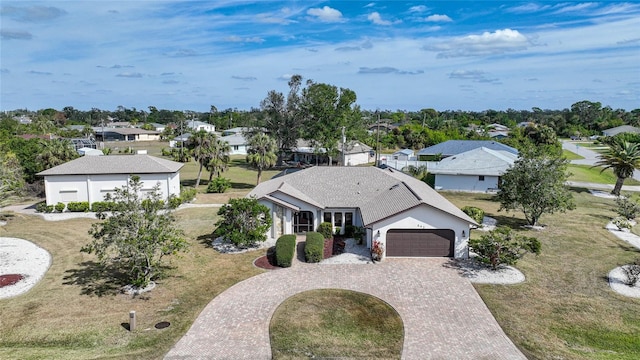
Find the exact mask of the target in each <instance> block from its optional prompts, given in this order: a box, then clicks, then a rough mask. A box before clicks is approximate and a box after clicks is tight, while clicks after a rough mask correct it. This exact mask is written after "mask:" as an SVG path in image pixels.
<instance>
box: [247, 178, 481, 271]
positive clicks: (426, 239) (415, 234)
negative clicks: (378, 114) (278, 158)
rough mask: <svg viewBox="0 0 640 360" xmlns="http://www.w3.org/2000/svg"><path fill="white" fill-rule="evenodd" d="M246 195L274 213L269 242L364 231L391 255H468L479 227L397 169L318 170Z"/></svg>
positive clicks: (369, 241) (368, 239)
mask: <svg viewBox="0 0 640 360" xmlns="http://www.w3.org/2000/svg"><path fill="white" fill-rule="evenodd" d="M247 197H255V198H256V199H258V201H259V202H260V203H261V204H263V205H265V206H267V207H268V208H269V209H270V213H271V217H272V219H273V222H272V224H273V225H272V226H271V228H270V229H269V230H268V232H267V236H268V237H270V238H278V237H279V236H281V235H283V234H298V233H304V232H308V231H315V229H317V228H318V226H319V225H320V224H321V223H322V222H328V223H330V224H331V225H332V228H333V229H334V231H340V232H344V229H345V228H346V227H348V226H356V227H362V228H364V229H365V233H366V235H365V238H366V244H367V246H368V247H371V246H372V244H373V243H374V241H377V242H379V243H380V244H381V246H382V248H383V249H384V256H386V257H454V258H466V257H468V239H469V235H470V231H471V229H472V228H474V227H476V226H477V224H476V223H475V222H474V221H473V220H472V219H470V218H469V217H468V216H467V215H466V214H464V213H463V212H462V211H461V210H460V209H459V208H458V207H456V206H455V205H453V204H452V203H451V202H449V201H448V200H447V199H445V198H444V197H442V196H441V195H440V194H438V193H437V192H435V191H434V190H433V189H432V188H431V187H429V186H428V185H427V184H426V183H424V182H422V181H420V180H417V179H415V178H413V177H412V176H409V175H406V174H403V173H402V172H400V171H397V170H394V169H384V170H383V169H379V168H376V167H373V166H361V167H360V166H359V167H343V166H331V167H329V166H314V167H311V168H308V169H303V170H299V171H295V172H293V173H289V174H287V175H283V176H279V177H275V178H273V179H271V180H268V181H265V182H262V183H260V184H259V185H258V186H256V187H255V188H254V189H253V190H251V192H250V193H249V194H248V195H247Z"/></svg>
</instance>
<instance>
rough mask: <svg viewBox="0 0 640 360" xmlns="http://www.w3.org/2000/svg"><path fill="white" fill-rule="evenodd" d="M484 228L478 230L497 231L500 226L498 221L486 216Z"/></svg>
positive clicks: (483, 221)
mask: <svg viewBox="0 0 640 360" xmlns="http://www.w3.org/2000/svg"><path fill="white" fill-rule="evenodd" d="M481 225H482V226H481V227H479V228H477V229H476V230H480V231H492V230H495V229H496V226H497V225H498V220H496V219H494V218H492V217H489V216H485V217H483V218H482V224H481Z"/></svg>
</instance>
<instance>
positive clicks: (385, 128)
mask: <svg viewBox="0 0 640 360" xmlns="http://www.w3.org/2000/svg"><path fill="white" fill-rule="evenodd" d="M395 128H397V126H396V125H392V124H389V123H386V122H381V123H376V124H371V125H369V128H368V129H367V130H368V131H369V134H373V133H375V132H376V131H377V132H380V133H381V134H387V133H390V132H391V131H393V129H395Z"/></svg>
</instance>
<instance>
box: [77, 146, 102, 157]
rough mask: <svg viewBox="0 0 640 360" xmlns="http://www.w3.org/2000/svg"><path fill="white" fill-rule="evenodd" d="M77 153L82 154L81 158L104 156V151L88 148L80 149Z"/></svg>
mask: <svg viewBox="0 0 640 360" xmlns="http://www.w3.org/2000/svg"><path fill="white" fill-rule="evenodd" d="M76 151H78V154H80V156H102V155H104V153H103V152H102V150H98V149H93V148H88V147H83V148H80V149H78V150H76Z"/></svg>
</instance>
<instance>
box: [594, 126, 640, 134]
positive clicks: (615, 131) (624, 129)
mask: <svg viewBox="0 0 640 360" xmlns="http://www.w3.org/2000/svg"><path fill="white" fill-rule="evenodd" d="M622 133H632V134H640V128H637V127H635V126H631V125H622V126H617V127H614V128H611V129H606V130H602V135H604V136H616V135H618V134H622Z"/></svg>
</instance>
